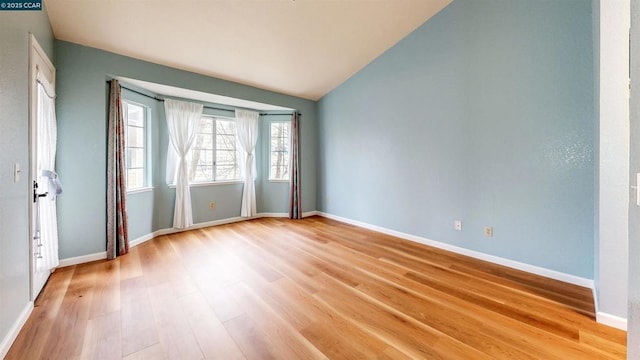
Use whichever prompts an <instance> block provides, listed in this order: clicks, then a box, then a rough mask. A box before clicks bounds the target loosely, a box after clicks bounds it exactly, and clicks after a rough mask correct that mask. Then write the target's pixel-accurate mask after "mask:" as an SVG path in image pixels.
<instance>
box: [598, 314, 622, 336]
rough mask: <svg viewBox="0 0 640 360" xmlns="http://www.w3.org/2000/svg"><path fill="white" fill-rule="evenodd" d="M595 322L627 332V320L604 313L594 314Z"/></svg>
mask: <svg viewBox="0 0 640 360" xmlns="http://www.w3.org/2000/svg"><path fill="white" fill-rule="evenodd" d="M596 321H597V322H598V323H600V324H603V325H607V326H611V327H614V328H616V329H620V330H624V331H627V319H625V318H623V317H620V316H616V315H612V314H608V313H606V312H602V311H598V312H596Z"/></svg>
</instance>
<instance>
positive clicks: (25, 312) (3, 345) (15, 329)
mask: <svg viewBox="0 0 640 360" xmlns="http://www.w3.org/2000/svg"><path fill="white" fill-rule="evenodd" d="M31 311H33V301H29V302H28V303H27V305H26V306H25V307H24V309H22V312H21V313H20V315H19V316H18V318H17V319H16V321H15V322H14V323H13V325H12V326H11V328H10V329H9V332H7V334H6V335H5V337H4V339H2V342H0V359H4V357H5V356H7V353H8V352H9V349H11V345H13V342H14V341H16V338H17V337H18V334H19V333H20V330H21V329H22V327H23V326H24V324H25V323H26V322H27V319H29V315H31Z"/></svg>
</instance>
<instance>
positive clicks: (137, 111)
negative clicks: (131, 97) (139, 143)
mask: <svg viewBox="0 0 640 360" xmlns="http://www.w3.org/2000/svg"><path fill="white" fill-rule="evenodd" d="M126 108H127V110H126V111H127V123H128V124H129V125H133V126H144V108H143V107H142V106H139V105H136V104H131V103H127V106H126Z"/></svg>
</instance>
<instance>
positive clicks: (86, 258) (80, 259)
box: [58, 251, 107, 267]
mask: <svg viewBox="0 0 640 360" xmlns="http://www.w3.org/2000/svg"><path fill="white" fill-rule="evenodd" d="M106 258H107V252H106V251H102V252H99V253H94V254H89V255H82V256H76V257H72V258H66V259H61V260H60V264H58V267H65V266H71V265H78V264H84V263H88V262H92V261H96V260H103V259H106Z"/></svg>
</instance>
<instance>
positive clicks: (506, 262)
mask: <svg viewBox="0 0 640 360" xmlns="http://www.w3.org/2000/svg"><path fill="white" fill-rule="evenodd" d="M318 215H320V216H323V217H326V218H328V219H333V220H337V221H340V222H344V223H347V224H351V225H356V226H359V227H363V228H365V229H369V230H374V231H377V232H381V233H383V234H387V235H391V236H395V237H399V238H402V239H406V240H410V241H413V242H417V243H420V244H424V245H428V246H433V247H435V248H439V249H443V250H447V251H451V252H454V253H457V254H461V255H465V256H470V257H472V258H476V259H480V260H484V261H488V262H491V263H494V264H498V265H503V266H506V267H510V268H513V269H518V270H522V271H526V272H529V273H532V274H536V275H540V276H544V277H548V278H551V279H555V280H560V281H563V282H566V283H570V284H575V285H578V286H583V287H586V288H590V289H593V288H594V282H593V280H591V279H586V278H583V277H579V276H575V275H571V274H566V273H563V272H559V271H555V270H550V269H546V268H543V267H539V266H535V265H529V264H525V263H522V262H519V261H514V260H510V259H505V258H501V257H499V256H494V255H489V254H485V253H481V252H479V251H475V250H469V249H465V248H461V247H459V246H455V245H451V244H446V243H443V242H439V241H435V240H430V239H427V238H423V237H420V236H416V235H411V234H407V233H403V232H399V231H395V230H391V229H387V228H383V227H380V226H377V225H371V224H368V223H365V222H362V221H357V220H352V219H348V218H344V217H341V216H336V215H333V214H328V213H324V212H319V213H318Z"/></svg>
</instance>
